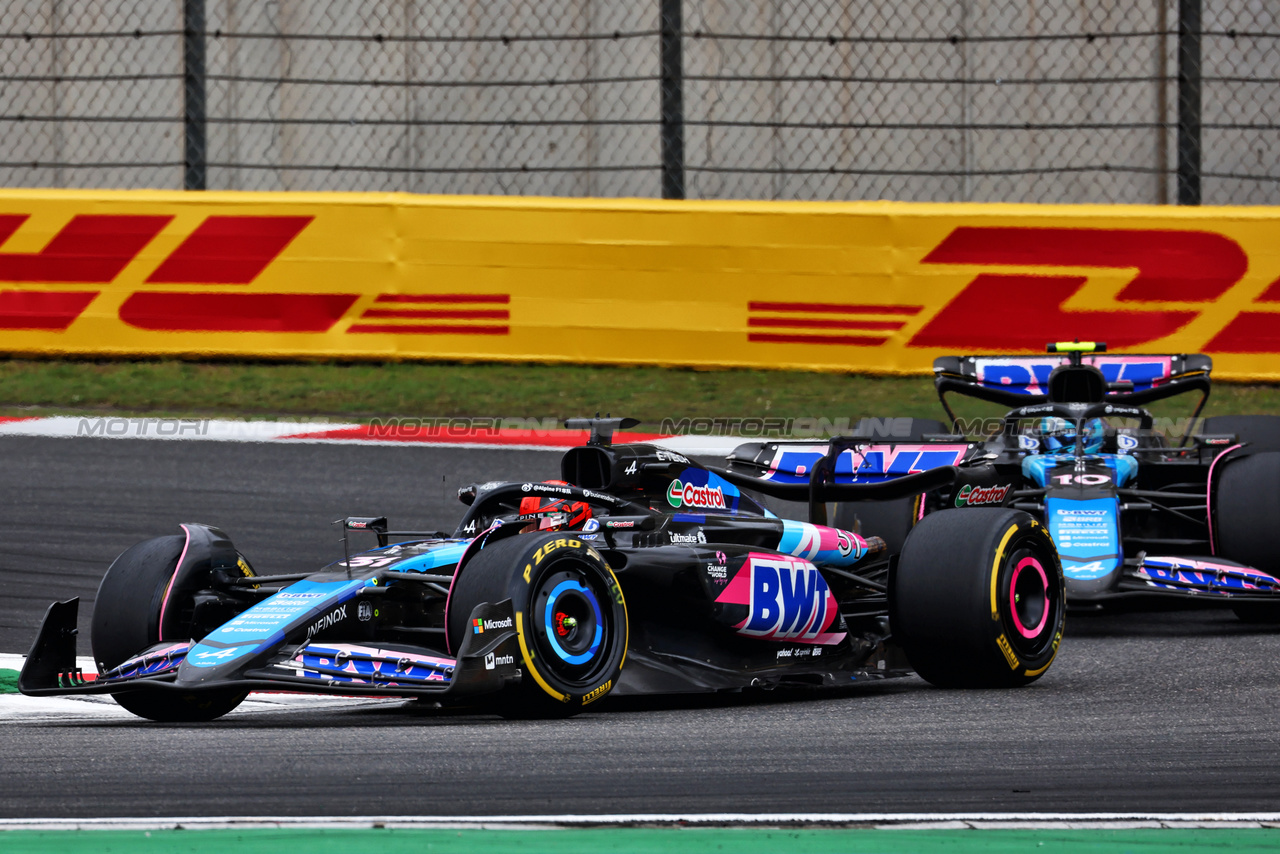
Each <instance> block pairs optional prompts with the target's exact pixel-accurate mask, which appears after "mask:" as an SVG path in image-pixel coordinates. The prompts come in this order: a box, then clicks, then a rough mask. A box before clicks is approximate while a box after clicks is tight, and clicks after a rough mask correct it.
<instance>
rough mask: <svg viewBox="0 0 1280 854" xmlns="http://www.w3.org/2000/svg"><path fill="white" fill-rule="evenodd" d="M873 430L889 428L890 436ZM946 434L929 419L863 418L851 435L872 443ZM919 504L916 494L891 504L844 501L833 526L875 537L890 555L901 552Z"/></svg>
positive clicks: (947, 431)
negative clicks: (885, 546) (881, 542)
mask: <svg viewBox="0 0 1280 854" xmlns="http://www.w3.org/2000/svg"><path fill="white" fill-rule="evenodd" d="M903 422H906V423H905V424H904V423H903ZM877 427H889V428H891V429H890V430H889V431H888V432H890V433H891V434H892V435H888V436H882V435H879V434H878V433H877V432H876V428H877ZM904 428H905V429H904ZM881 432H884V431H883V430H882V431H881ZM949 432H951V430H950V428H949V427H947V425H945V424H943V423H942V422H941V421H935V420H933V419H932V418H892V419H871V418H863V419H862V420H861V421H859V422H858V426H857V427H856V428H854V431H853V435H854V436H865V437H867V438H868V439H869V440H872V441H885V442H918V441H920V440H921V439H923V438H924V437H925V435H926V434H928V433H949ZM920 501H921V498H920V496H918V495H916V496H908V497H906V498H895V499H893V500H892V501H849V502H844V503H841V504H837V505H836V513H835V519H834V522H833V524H834V525H835V526H836V527H837V528H841V529H843V530H846V531H853V532H854V533H858V534H861V535H863V536H864V537H865V536H869V537H879V538H880V539H882V540H884V541H885V544H886V545H887V546H888V547H889V553H890V554H897V553H898V552H900V551H902V545H903V543H905V542H906V541H907V534H909V533H911V528H912V526H914V525H915V523H916V518H917V514H918V510H919V502H920Z"/></svg>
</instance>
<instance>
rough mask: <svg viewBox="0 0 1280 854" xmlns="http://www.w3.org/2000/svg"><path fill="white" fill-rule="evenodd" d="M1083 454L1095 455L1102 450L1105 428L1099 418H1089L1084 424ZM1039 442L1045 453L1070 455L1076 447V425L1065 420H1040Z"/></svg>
mask: <svg viewBox="0 0 1280 854" xmlns="http://www.w3.org/2000/svg"><path fill="white" fill-rule="evenodd" d="M1082 432H1083V434H1084V452H1085V453H1086V454H1096V453H1099V452H1100V451H1101V450H1102V443H1103V441H1104V440H1105V439H1106V426H1105V425H1104V424H1103V423H1102V419H1101V418H1090V419H1089V420H1088V421H1086V422H1084V427H1083V429H1082ZM1040 441H1041V442H1042V443H1043V444H1044V449H1045V452H1046V453H1050V454H1070V453H1072V452H1074V451H1075V447H1076V425H1075V423H1074V422H1072V421H1069V420H1067V419H1066V418H1042V419H1041V420H1040Z"/></svg>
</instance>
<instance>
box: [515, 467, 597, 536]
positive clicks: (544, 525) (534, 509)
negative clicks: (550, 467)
mask: <svg viewBox="0 0 1280 854" xmlns="http://www.w3.org/2000/svg"><path fill="white" fill-rule="evenodd" d="M543 483H549V484H553V485H555V486H569V484H568V483H566V482H565V481H563V480H544V481H543ZM520 515H521V516H522V517H528V516H536V517H538V518H537V520H536V521H530V522H529V523H528V524H527V525H525V526H524V527H523V528H521V529H520V533H522V534H527V533H530V532H532V531H560V530H564V529H565V528H581V527H582V526H583V525H584V524H586V522H587V520H588V519H590V518H591V505H589V504H587V502H585V501H571V500H569V499H567V498H550V497H547V496H544V495H530V496H528V497H526V498H521V499H520Z"/></svg>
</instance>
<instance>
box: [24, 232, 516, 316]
mask: <svg viewBox="0 0 1280 854" xmlns="http://www.w3.org/2000/svg"><path fill="white" fill-rule="evenodd" d="M27 219H28V216H27V215H26V214H0V249H2V247H3V245H4V244H5V242H6V241H8V240H9V238H10V237H12V236H13V234H14V233H15V232H16V231H17V230H18V229H19V228H20V227H21V226H22V224H23V223H24V222H26V220H27ZM313 219H314V217H311V216H226V215H215V216H208V217H206V218H205V219H204V220H203V222H201V223H200V225H199V226H197V227H196V229H195V230H194V231H193V232H192V233H191V234H190V235H188V236H187V237H186V239H185V240H183V241H182V243H181V244H180V245H179V246H178V247H177V248H176V249H174V250H173V252H171V253H170V254H169V255H168V256H167V257H166V258H164V260H163V261H161V262H160V263H159V265H157V266H156V268H155V269H154V270H152V271H151V272H150V273H149V274H148V275H147V277H146V279H145V283H146V284H154V285H202V286H208V285H214V286H220V285H248V284H250V283H252V282H253V281H254V280H255V279H257V278H258V276H259V275H260V274H261V273H262V272H263V271H264V270H265V269H266V268H267V267H268V265H270V264H271V263H272V262H273V261H275V260H276V258H277V257H278V256H279V255H280V254H281V253H282V252H283V251H284V250H285V248H286V247H288V246H289V244H290V243H292V242H293V240H294V238H296V237H297V236H298V235H299V234H300V233H302V231H303V229H305V228H306V227H307V226H308V225H309V224H310V223H311V222H312V220H313ZM172 220H173V217H171V216H148V215H136V214H80V215H77V216H74V217H73V218H72V219H71V221H70V222H68V223H67V225H65V226H64V227H63V228H62V229H61V230H60V231H59V232H58V233H57V234H56V235H54V237H53V238H52V239H51V240H50V241H49V242H48V244H47V245H46V246H45V247H44V248H43V249H42V250H40V251H39V252H32V253H19V252H4V251H0V282H4V283H13V284H58V285H100V286H101V285H108V284H110V283H112V282H113V281H114V280H115V279H116V277H117V276H119V275H120V273H121V272H123V271H124V269H125V268H126V267H127V266H128V265H129V264H130V263H132V262H133V261H134V260H135V259H137V258H138V257H139V255H140V254H141V253H142V251H143V249H145V248H146V246H147V245H148V244H149V243H150V242H151V241H152V240H153V239H154V238H156V237H157V236H158V235H159V234H160V233H161V232H162V231H163V230H164V229H165V228H166V227H167V226H168V225H169V223H170V222H172ZM99 293H101V290H100V289H98V290H89V289H75V290H69V289H59V290H40V289H33V288H23V289H20V290H13V289H5V290H0V329H8V330H20V329H21V330H43V331H51V332H62V331H65V330H66V329H67V328H68V327H69V326H70V325H71V324H72V323H73V322H74V321H75V320H76V319H77V318H78V317H80V315H81V314H83V313H84V311H85V310H86V309H87V308H88V307H89V304H90V303H92V302H93V300H94V298H95V297H97V296H98V294H99ZM360 296H361V295H360V294H358V293H352V294H342V293H339V294H307V293H261V292H253V293H247V292H234V291H233V292H227V291H222V290H218V291H208V290H202V291H174V290H171V289H166V290H146V289H143V290H138V291H135V292H134V293H131V294H129V296H128V297H127V298H126V299H125V300H124V302H123V303H122V304H121V306H120V310H119V318H120V320H122V321H123V322H124V323H126V324H128V325H130V326H132V327H135V328H138V329H143V330H149V331H157V332H175V331H176V332H312V333H314V332H327V331H329V330H330V329H331V328H332V327H333V326H334V324H336V323H337V322H338V321H339V320H341V319H342V318H343V317H345V316H346V314H347V312H348V311H350V309H351V307H352V306H353V305H354V304H355V303H356V301H357V300H358V299H359V298H360ZM509 301H510V296H509V295H507V294H427V295H405V294H394V293H386V294H379V295H378V296H377V297H376V298H375V300H374V307H372V308H370V309H368V310H366V311H364V312H363V314H362V315H361V316H360V318H359V320H358V322H356V323H354V324H353V325H351V327H350V328H349V329H348V330H347V331H348V332H349V333H354V334H360V333H384V334H386V333H390V334H464V335H506V334H508V332H509V331H510V330H509V326H508V321H509V319H510V315H509V311H508V309H507V307H506V306H507V304H508V302H509ZM476 321H483V322H476Z"/></svg>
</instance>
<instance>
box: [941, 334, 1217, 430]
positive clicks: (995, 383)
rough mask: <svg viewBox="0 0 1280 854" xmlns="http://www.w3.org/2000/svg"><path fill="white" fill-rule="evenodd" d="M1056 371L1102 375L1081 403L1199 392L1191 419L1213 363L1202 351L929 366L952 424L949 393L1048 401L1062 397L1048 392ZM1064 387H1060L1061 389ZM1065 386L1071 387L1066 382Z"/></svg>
mask: <svg viewBox="0 0 1280 854" xmlns="http://www.w3.org/2000/svg"><path fill="white" fill-rule="evenodd" d="M1097 346H1099V347H1105V345H1097ZM1056 369H1062V371H1059V374H1060V375H1061V374H1062V373H1063V372H1065V371H1075V372H1085V373H1088V374H1093V375H1094V376H1095V377H1096V376H1098V375H1099V372H1100V374H1101V376H1100V382H1101V383H1105V387H1103V388H1097V389H1096V394H1090V395H1089V396H1090V397H1093V398H1095V399H1094V400H1081V401H1079V402H1086V403H1092V402H1097V401H1101V400H1105V401H1107V402H1109V403H1116V404H1120V405H1126V406H1130V405H1140V404H1144V403H1149V402H1151V401H1155V400H1163V399H1165V398H1169V397H1174V396H1176V395H1179V394H1185V393H1187V392H1190V391H1199V392H1200V393H1201V398H1200V402H1199V403H1198V404H1197V405H1196V410H1195V413H1194V415H1193V417H1195V416H1198V415H1199V414H1200V411H1201V410H1202V409H1203V408H1204V404H1205V401H1207V400H1208V398H1209V388H1210V381H1209V374H1210V372H1211V371H1212V370H1213V359H1211V358H1210V357H1208V356H1205V355H1203V354H1200V353H1190V354H1187V353H1181V354H1142V355H1137V354H1127V355H1114V354H1110V353H1106V352H1092V353H1079V352H1075V353H1069V352H1050V353H1046V354H1041V355H1025V356H1011V355H986V356H984V355H978V356H941V357H939V358H937V359H935V360H934V362H933V374H934V380H933V382H934V387H935V388H936V389H937V391H938V399H939V400H940V401H941V402H942V408H943V409H945V410H946V412H947V416H948V417H949V418H950V419H951V423H952V424H953V425H954V424H956V423H957V421H956V416H955V413H954V412H953V411H952V410H951V407H950V405H949V404H948V403H947V398H946V395H947V393H948V392H955V393H957V394H963V395H965V396H967V397H972V398H976V399H978V400H985V401H988V402H990V403H997V404H1002V405H1004V406H1009V407H1018V406H1027V405H1030V404H1033V403H1039V402H1042V401H1051V400H1054V399H1055V397H1062V395H1061V394H1058V395H1055V394H1053V393H1051V390H1050V388H1051V387H1050V381H1049V380H1050V375H1051V374H1054V371H1055V370H1056ZM1062 379H1067V378H1066V377H1062ZM1084 379H1086V380H1087V379H1089V378H1088V377H1085V378H1084ZM1062 385H1063V384H1059V386H1060V387H1061V386H1062ZM1066 387H1072V386H1071V385H1070V384H1066ZM1059 402H1065V401H1059Z"/></svg>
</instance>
